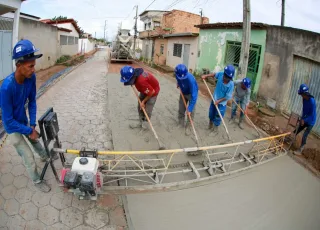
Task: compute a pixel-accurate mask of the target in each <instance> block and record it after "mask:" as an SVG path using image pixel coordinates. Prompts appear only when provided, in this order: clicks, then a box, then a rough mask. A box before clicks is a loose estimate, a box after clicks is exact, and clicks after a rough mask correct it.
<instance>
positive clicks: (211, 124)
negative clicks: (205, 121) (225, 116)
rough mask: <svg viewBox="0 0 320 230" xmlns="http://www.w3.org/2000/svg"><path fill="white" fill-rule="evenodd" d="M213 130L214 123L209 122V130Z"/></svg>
mask: <svg viewBox="0 0 320 230" xmlns="http://www.w3.org/2000/svg"><path fill="white" fill-rule="evenodd" d="M212 128H213V122H212V121H209V125H208V129H209V130H210V129H212Z"/></svg>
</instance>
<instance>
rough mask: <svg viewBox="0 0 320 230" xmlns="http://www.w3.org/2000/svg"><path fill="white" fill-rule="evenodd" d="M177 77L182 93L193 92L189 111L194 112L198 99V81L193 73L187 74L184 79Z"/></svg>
mask: <svg viewBox="0 0 320 230" xmlns="http://www.w3.org/2000/svg"><path fill="white" fill-rule="evenodd" d="M176 79H177V84H178V86H179V87H180V89H181V91H182V93H183V94H184V95H188V94H191V100H190V102H189V105H188V111H189V112H192V111H193V109H194V106H195V105H196V103H197V99H198V83H197V81H196V79H195V78H194V76H193V75H192V74H191V73H188V74H187V78H186V79H183V80H180V79H178V78H176Z"/></svg>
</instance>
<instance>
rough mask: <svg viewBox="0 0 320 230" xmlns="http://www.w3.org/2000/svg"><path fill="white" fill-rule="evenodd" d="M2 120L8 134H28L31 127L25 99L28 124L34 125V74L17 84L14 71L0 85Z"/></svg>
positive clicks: (35, 111)
mask: <svg viewBox="0 0 320 230" xmlns="http://www.w3.org/2000/svg"><path fill="white" fill-rule="evenodd" d="M0 95H1V98H0V99H1V111H2V122H3V125H4V128H5V130H6V132H7V133H8V134H11V133H21V134H25V135H29V134H31V133H32V128H31V127H29V126H28V117H27V113H26V109H25V104H26V102H27V99H28V101H29V103H28V111H29V118H30V126H36V114H37V104H36V75H35V74H33V75H32V76H31V78H26V79H25V80H24V82H23V84H18V83H17V81H16V79H15V77H14V73H12V74H11V75H9V76H8V77H7V78H6V79H5V80H4V81H3V84H2V86H1V94H0Z"/></svg>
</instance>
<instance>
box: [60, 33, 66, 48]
mask: <svg viewBox="0 0 320 230" xmlns="http://www.w3.org/2000/svg"><path fill="white" fill-rule="evenodd" d="M60 45H62V46H63V45H68V36H65V35H60Z"/></svg>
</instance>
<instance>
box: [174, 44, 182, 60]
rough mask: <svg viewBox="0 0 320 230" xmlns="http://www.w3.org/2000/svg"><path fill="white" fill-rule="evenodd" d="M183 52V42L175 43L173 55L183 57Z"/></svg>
mask: <svg viewBox="0 0 320 230" xmlns="http://www.w3.org/2000/svg"><path fill="white" fill-rule="evenodd" d="M181 54H182V44H173V56H175V57H181Z"/></svg>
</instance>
